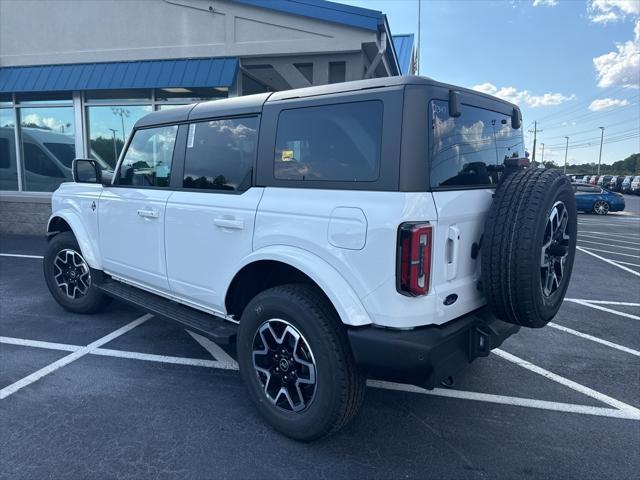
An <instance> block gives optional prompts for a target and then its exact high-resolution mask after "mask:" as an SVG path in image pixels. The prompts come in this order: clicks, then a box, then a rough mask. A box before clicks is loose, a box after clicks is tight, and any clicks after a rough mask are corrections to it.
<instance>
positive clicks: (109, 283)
mask: <svg viewBox="0 0 640 480" xmlns="http://www.w3.org/2000/svg"><path fill="white" fill-rule="evenodd" d="M96 286H97V287H98V288H99V289H100V290H102V291H103V292H104V293H105V294H107V295H109V296H110V297H113V298H116V299H118V300H122V301H123V302H125V303H129V304H131V305H133V306H134V307H138V308H140V309H142V310H144V311H146V312H149V313H151V314H152V315H154V316H156V317H160V318H164V319H166V320H172V321H174V322H178V323H180V324H182V325H184V326H185V327H186V328H188V329H189V330H193V331H194V332H196V333H199V334H201V335H204V336H205V337H208V338H210V339H211V340H213V341H214V342H216V343H220V344H230V343H233V342H234V341H235V339H236V334H237V332H238V326H237V325H235V324H233V323H230V322H228V321H226V320H224V319H222V318H220V317H216V316H215V315H210V314H208V313H204V312H201V311H200V310H196V309H195V308H191V307H187V306H186V305H181V304H179V303H177V302H173V301H171V300H168V299H166V298H162V297H160V296H158V295H155V294H153V293H149V292H145V291H144V290H140V289H139V288H136V287H131V286H129V285H126V284H124V283H122V282H118V281H115V280H111V279H108V278H105V279H104V280H103V281H102V282H99V283H96Z"/></svg>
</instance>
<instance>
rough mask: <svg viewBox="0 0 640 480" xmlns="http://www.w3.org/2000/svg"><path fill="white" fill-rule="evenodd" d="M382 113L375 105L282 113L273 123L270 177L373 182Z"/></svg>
mask: <svg viewBox="0 0 640 480" xmlns="http://www.w3.org/2000/svg"><path fill="white" fill-rule="evenodd" d="M382 113H383V105H382V102H381V101H379V100H372V101H366V102H356V103H341V104H335V105H324V106H319V107H305V108H297V109H291V110H283V111H282V112H280V116H279V118H278V130H277V135H276V150H275V160H274V177H275V178H277V179H279V180H302V181H305V180H315V181H347V182H356V181H358V182H373V181H376V180H377V179H378V176H379V175H380V145H381V138H382Z"/></svg>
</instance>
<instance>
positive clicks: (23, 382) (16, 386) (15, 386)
mask: <svg viewBox="0 0 640 480" xmlns="http://www.w3.org/2000/svg"><path fill="white" fill-rule="evenodd" d="M150 318H151V315H149V314H146V315H143V316H142V317H140V318H138V319H136V320H134V321H133V322H131V323H128V324H127V325H125V326H124V327H120V328H119V329H117V330H115V331H114V332H111V333H110V334H108V335H105V336H104V337H102V338H99V339H98V340H96V341H95V342H92V343H90V344H89V345H87V346H86V347H82V348H80V349H78V350H76V351H75V352H72V353H70V354H69V355H66V356H64V357H62V358H60V359H58V360H56V361H55V362H53V363H51V364H49V365H47V366H46V367H43V368H41V369H40V370H38V371H36V372H33V373H32V374H31V375H28V376H26V377H24V378H22V379H20V380H18V381H17V382H14V383H12V384H11V385H8V386H6V387H4V388H3V389H2V390H0V400H2V399H4V398H7V397H8V396H9V395H12V394H14V393H15V392H17V391H18V390H20V389H21V388H24V387H26V386H27V385H31V384H32V383H33V382H36V381H38V380H39V379H41V378H42V377H44V376H45V375H49V374H50V373H53V372H55V371H56V370H58V369H59V368H62V367H64V366H65V365H68V364H70V363H71V362H73V361H75V360H77V359H79V358H81V357H84V356H85V355H87V354H88V353H91V352H92V351H94V350H95V349H97V348H98V347H100V346H102V345H104V344H105V343H108V342H110V341H111V340H113V339H115V338H118V337H119V336H120V335H124V334H125V333H127V332H128V331H130V330H132V329H134V328H136V327H137V326H138V325H141V324H142V323H144V322H146V321H147V320H148V319H150Z"/></svg>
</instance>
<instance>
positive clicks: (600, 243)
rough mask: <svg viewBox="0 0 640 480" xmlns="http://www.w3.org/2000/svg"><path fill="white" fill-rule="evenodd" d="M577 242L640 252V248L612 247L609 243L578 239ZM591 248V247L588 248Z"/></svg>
mask: <svg viewBox="0 0 640 480" xmlns="http://www.w3.org/2000/svg"><path fill="white" fill-rule="evenodd" d="M578 242H580V243H593V244H594V245H604V246H605V247H615V248H624V249H625V250H633V251H636V252H637V251H640V247H625V246H623V245H612V244H611V243H602V242H594V241H593V240H583V239H581V238H578ZM588 248H591V247H588Z"/></svg>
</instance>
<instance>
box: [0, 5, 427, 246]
mask: <svg viewBox="0 0 640 480" xmlns="http://www.w3.org/2000/svg"><path fill="white" fill-rule="evenodd" d="M413 73H415V48H414V37H413V35H412V34H404V35H392V34H391V31H390V29H389V25H388V23H387V19H386V17H385V15H384V14H383V13H381V12H378V11H375V10H369V9H363V8H356V7H352V6H347V5H343V4H339V3H334V2H328V1H324V0H128V1H107V0H105V1H84V0H58V1H37V0H23V1H11V0H0V232H3V233H7V232H9V233H35V234H39V233H42V232H43V231H44V228H45V225H46V221H47V219H48V216H49V215H50V212H51V206H50V205H51V192H52V191H54V190H55V189H56V188H57V187H58V185H59V184H60V183H61V182H64V181H69V180H70V179H71V169H70V167H71V162H72V160H73V159H74V158H96V159H99V160H102V161H104V163H107V164H109V165H111V166H115V164H116V161H117V159H118V156H119V155H120V153H121V151H122V148H123V146H124V142H125V140H126V137H127V136H128V135H129V133H130V132H131V129H132V127H133V125H134V124H135V122H136V121H137V120H138V119H139V118H140V117H142V116H144V115H146V114H147V113H149V112H151V111H153V110H160V109H166V108H172V107H175V106H176V105H184V104H189V103H193V102H200V101H205V100H215V99H221V98H227V97H233V96H238V95H250V94H253V93H261V92H268V91H279V90H286V89H290V88H300V87H307V86H311V85H322V84H327V83H336V82H343V81H350V80H359V79H363V78H377V77H387V76H394V75H408V74H413Z"/></svg>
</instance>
